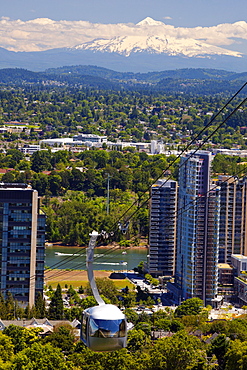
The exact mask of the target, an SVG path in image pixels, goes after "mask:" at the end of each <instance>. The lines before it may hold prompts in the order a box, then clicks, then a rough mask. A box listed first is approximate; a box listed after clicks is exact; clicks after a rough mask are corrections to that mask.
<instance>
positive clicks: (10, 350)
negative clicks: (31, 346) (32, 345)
mask: <svg viewBox="0 0 247 370" xmlns="http://www.w3.org/2000/svg"><path fill="white" fill-rule="evenodd" d="M13 355H14V345H13V343H12V341H11V338H9V337H8V336H7V335H6V334H3V333H2V332H0V359H2V360H3V361H4V362H6V361H9V360H11V359H12V357H13Z"/></svg>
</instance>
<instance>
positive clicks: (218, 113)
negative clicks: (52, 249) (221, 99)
mask: <svg viewBox="0 0 247 370" xmlns="http://www.w3.org/2000/svg"><path fill="white" fill-rule="evenodd" d="M246 85H247V82H246V83H244V84H243V85H242V86H241V88H240V89H239V90H238V91H237V92H236V93H235V94H234V95H233V96H232V97H231V99H229V100H228V102H227V103H226V104H225V105H224V106H223V107H222V108H221V109H220V110H219V111H218V112H217V114H216V115H215V116H213V117H212V119H211V120H210V121H209V122H208V124H207V125H206V126H205V127H204V128H203V129H202V130H201V131H200V132H199V133H198V134H197V135H196V136H195V137H194V138H193V139H192V140H191V141H190V143H188V144H187V146H186V147H185V148H184V149H183V151H182V152H181V153H180V154H179V155H177V156H176V158H175V159H174V160H173V161H172V162H171V163H170V164H169V166H168V167H167V168H166V169H165V170H163V171H162V174H161V175H159V176H158V177H157V178H156V179H155V180H154V182H153V184H152V185H154V184H155V183H156V182H157V181H158V180H159V179H160V178H161V177H162V176H163V175H164V174H165V172H166V171H168V170H169V169H170V168H171V166H172V165H173V164H174V163H175V162H176V161H177V160H178V159H179V158H180V157H181V156H182V155H183V154H184V153H185V152H188V149H189V148H190V146H191V145H193V143H194V142H195V141H196V140H197V139H198V138H199V137H200V135H202V133H203V132H204V131H205V130H207V129H208V128H209V126H210V125H211V124H212V123H213V122H214V120H215V119H216V118H217V117H218V116H219V115H220V114H221V113H222V112H223V110H224V109H225V108H226V107H227V106H228V105H229V104H230V103H231V102H232V100H233V99H234V98H235V97H236V96H237V95H238V94H239V93H240V92H241V91H242V90H243V88H244V87H245V86H246ZM246 100H247V98H245V99H243V100H242V101H241V103H240V104H238V106H237V107H236V108H235V109H234V110H233V111H232V112H231V113H230V114H229V115H228V116H227V118H226V119H225V120H224V121H223V122H221V124H219V125H218V126H217V127H216V128H215V130H214V131H213V132H212V133H211V134H210V135H208V137H207V138H206V139H204V141H203V143H201V144H200V145H199V147H198V148H197V149H196V150H195V151H194V152H192V153H190V156H189V157H188V159H187V160H189V158H190V157H191V156H192V155H194V154H195V153H196V152H197V151H198V150H200V149H201V148H202V146H203V145H204V144H206V142H207V141H208V140H209V139H210V138H211V137H212V136H213V135H214V134H215V133H216V132H217V131H218V130H219V129H220V128H221V127H222V126H223V124H224V123H225V122H226V121H227V120H228V119H229V118H230V117H231V116H232V115H233V114H234V113H235V112H236V111H237V110H238V109H239V108H240V106H241V105H243V104H244V103H245V101H246ZM185 163H186V162H183V164H185ZM168 180H169V178H167V180H166V181H168ZM152 185H150V186H149V187H148V188H147V189H146V190H145V191H143V192H142V196H143V195H144V194H146V193H147V191H150V190H151V187H152ZM163 185H164V184H163ZM149 200H150V196H149V198H148V199H146V200H145V201H144V202H142V203H141V205H139V206H138V208H137V210H135V211H134V212H133V213H132V214H131V215H130V216H129V217H128V218H127V222H128V221H129V220H130V219H131V218H132V217H133V216H134V215H135V214H136V213H137V212H138V211H139V210H140V209H141V208H142V207H143V206H144V205H145V204H146V203H147V202H148V201H149ZM138 201H140V198H139V199H138V200H136V201H135V202H133V204H132V205H131V206H130V207H129V208H128V209H127V210H126V211H125V212H124V213H123V214H122V215H121V216H120V218H119V220H118V221H117V222H115V224H114V225H113V229H116V227H117V225H118V224H119V223H120V221H121V220H122V219H123V217H124V216H125V215H126V214H127V213H128V212H129V211H130V210H131V209H132V207H133V206H134V205H136V204H137V202H138ZM101 244H102V242H99V243H97V246H99V245H101ZM97 246H96V247H97ZM118 248H119V247H113V248H111V249H110V250H108V251H107V252H106V253H105V254H104V255H107V254H109V253H112V252H113V251H114V250H115V249H118ZM83 249H84V248H83ZM78 251H81V248H80V249H79V250H78ZM75 254H77V252H75V253H73V255H72V256H69V257H68V258H65V259H64V260H63V261H60V262H59V263H56V264H54V265H52V266H50V268H49V269H53V268H54V267H55V266H59V267H61V266H62V265H64V264H66V263H67V262H68V261H67V260H69V261H72V260H73V259H75V258H77V257H78V256H75ZM31 279H32V277H31V278H30V280H31Z"/></svg>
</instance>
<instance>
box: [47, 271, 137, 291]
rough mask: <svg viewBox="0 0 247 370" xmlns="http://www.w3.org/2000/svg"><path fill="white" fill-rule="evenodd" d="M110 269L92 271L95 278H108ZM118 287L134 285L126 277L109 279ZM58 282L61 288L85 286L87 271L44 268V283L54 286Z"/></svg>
mask: <svg viewBox="0 0 247 370" xmlns="http://www.w3.org/2000/svg"><path fill="white" fill-rule="evenodd" d="M111 273H112V271H103V270H102V271H97V270H96V271H94V276H95V277H96V278H109V276H110V275H111ZM111 281H113V282H114V284H115V285H116V287H117V288H118V289H122V288H125V287H126V286H128V287H129V288H130V289H133V288H134V285H133V284H132V283H131V282H130V281H129V280H128V279H121V280H119V279H111ZM58 283H59V284H60V286H61V288H62V289H63V288H65V285H67V286H68V287H69V286H70V285H72V286H73V288H74V289H77V288H79V287H80V286H82V287H85V286H86V285H87V283H88V278H87V271H85V270H69V271H68V270H46V271H45V285H46V286H50V285H51V286H52V287H53V288H56V286H57V284H58Z"/></svg>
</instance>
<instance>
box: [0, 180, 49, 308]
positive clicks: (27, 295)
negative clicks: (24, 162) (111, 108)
mask: <svg viewBox="0 0 247 370" xmlns="http://www.w3.org/2000/svg"><path fill="white" fill-rule="evenodd" d="M0 246H1V249H0V276H1V282H0V289H1V292H2V293H3V295H6V293H7V292H10V293H11V294H12V296H13V298H14V299H15V300H17V301H19V302H20V303H21V304H23V306H27V305H28V304H29V306H30V307H32V306H33V305H34V303H35V297H36V296H37V294H38V292H40V293H41V294H43V285H44V256H45V215H44V214H41V213H40V210H39V200H38V192H37V191H36V190H33V189H31V188H30V187H29V186H27V185H25V184H4V183H0Z"/></svg>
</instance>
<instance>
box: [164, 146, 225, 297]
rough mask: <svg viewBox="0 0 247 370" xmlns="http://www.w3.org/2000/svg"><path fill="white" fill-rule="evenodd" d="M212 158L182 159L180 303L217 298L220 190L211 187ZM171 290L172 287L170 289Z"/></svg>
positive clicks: (177, 292)
mask: <svg viewBox="0 0 247 370" xmlns="http://www.w3.org/2000/svg"><path fill="white" fill-rule="evenodd" d="M211 161H212V155H211V153H209V152H204V151H199V152H197V153H195V154H192V155H191V154H187V155H185V156H183V157H181V162H180V170H179V196H178V211H177V218H178V223H177V260H176V261H177V263H176V273H175V286H173V287H172V288H171V292H172V293H173V294H174V299H175V301H176V302H177V303H179V302H180V301H182V300H185V299H188V298H193V297H199V298H201V299H202V300H203V301H204V303H205V304H212V302H213V301H214V299H215V298H216V296H217V282H218V267H217V264H218V250H219V240H218V238H219V199H220V198H219V189H218V188H217V187H214V188H211V183H210V170H211ZM169 288H170V287H169Z"/></svg>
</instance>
